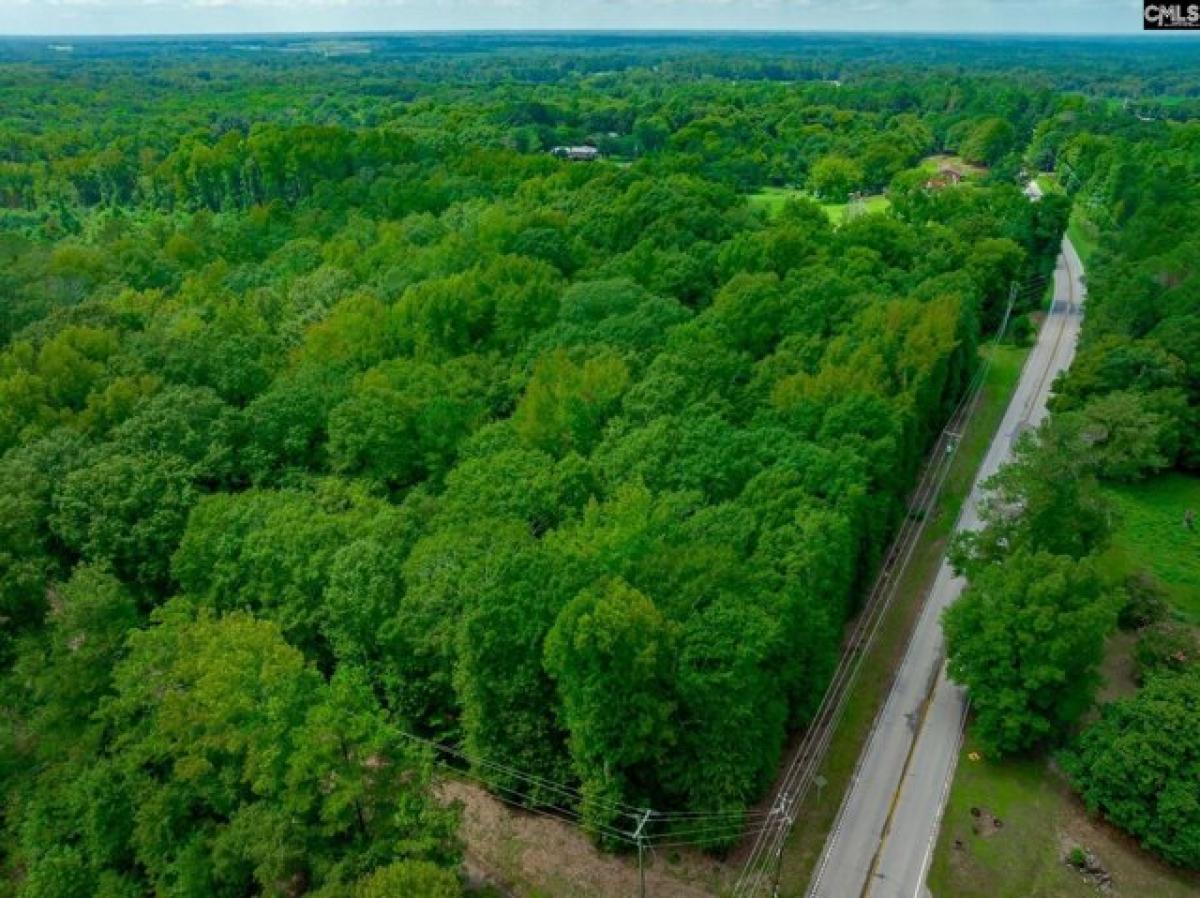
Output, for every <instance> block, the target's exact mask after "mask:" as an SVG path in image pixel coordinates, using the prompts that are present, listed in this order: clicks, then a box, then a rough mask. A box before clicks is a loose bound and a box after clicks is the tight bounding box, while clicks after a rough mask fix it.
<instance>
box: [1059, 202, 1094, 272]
mask: <svg viewBox="0 0 1200 898" xmlns="http://www.w3.org/2000/svg"><path fill="white" fill-rule="evenodd" d="M1067 236H1068V237H1070V238H1071V243H1073V244H1074V245H1075V250H1076V252H1078V253H1079V258H1080V259H1081V260H1082V261H1083V267H1084V268H1085V269H1086V268H1088V267H1089V266H1090V265H1091V264H1092V258H1093V257H1094V256H1095V255H1096V246H1097V245H1098V243H1099V241H1100V235H1099V233H1098V232H1097V230H1096V228H1095V226H1094V225H1093V224H1092V223H1091V222H1089V221H1088V220H1087V219H1086V218H1084V217H1083V215H1082V214H1081V213H1080V212H1079V211H1078V210H1075V211H1074V212H1072V213H1071V220H1070V222H1069V223H1068V224H1067Z"/></svg>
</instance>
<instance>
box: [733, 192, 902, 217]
mask: <svg viewBox="0 0 1200 898" xmlns="http://www.w3.org/2000/svg"><path fill="white" fill-rule="evenodd" d="M798 197H807V198H808V199H811V200H813V201H814V202H817V203H818V205H820V207H821V208H822V209H824V210H825V214H826V215H828V216H829V220H830V221H832V222H833V223H834V224H835V225H837V224H841V223H842V222H843V221H845V220H846V209H847V208H849V204H848V203H822V202H820V201H819V200H816V199H815V198H814V197H813V196H812V195H811V194H809V193H807V192H805V191H803V190H795V189H793V188H790V187H765V188H763V189H762V190H760V191H758V193H752V194H750V195H749V196H747V197H746V199H747V201H748V202H749V203H750V206H751V208H755V209H762V210H764V211H765V212H766V213H767V217H768V218H771V217H774V216H776V215H778V214H779V212H780V210H782V209H783V207H784V204H785V203H787V201H788V200H790V199H793V198H798ZM891 206H892V204H891V202H890V201H889V200H888V198H887V197H886V196H883V195H882V194H876V195H875V196H868V197H864V198H863V207H864V209H865V211H867V212H884V211H886V210H888V209H890V208H891Z"/></svg>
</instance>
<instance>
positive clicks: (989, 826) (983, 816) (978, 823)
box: [971, 808, 1004, 839]
mask: <svg viewBox="0 0 1200 898" xmlns="http://www.w3.org/2000/svg"><path fill="white" fill-rule="evenodd" d="M1002 829H1004V821H1003V820H1001V819H1000V818H999V817H997V816H996V815H995V814H993V813H992V812H991V811H989V810H988V809H987V808H971V832H972V833H974V834H975V835H977V836H980V837H981V838H984V839H990V838H991V837H992V836H994V835H996V833H998V832H1000V830H1002Z"/></svg>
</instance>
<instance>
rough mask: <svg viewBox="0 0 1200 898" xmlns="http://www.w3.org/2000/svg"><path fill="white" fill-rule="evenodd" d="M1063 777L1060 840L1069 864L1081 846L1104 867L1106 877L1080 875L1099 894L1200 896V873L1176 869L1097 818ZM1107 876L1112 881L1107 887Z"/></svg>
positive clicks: (1119, 896)
mask: <svg viewBox="0 0 1200 898" xmlns="http://www.w3.org/2000/svg"><path fill="white" fill-rule="evenodd" d="M1058 779H1059V783H1058V786H1059V789H1060V790H1061V797H1062V801H1061V808H1062V810H1061V813H1060V816H1059V821H1058V823H1059V826H1058V839H1059V845H1060V846H1061V847H1062V852H1063V858H1064V861H1067V862H1069V861H1070V860H1071V852H1072V851H1074V849H1076V848H1078V849H1080V850H1081V851H1082V852H1083V853H1084V854H1085V855H1087V856H1089V859H1090V860H1092V861H1094V862H1095V863H1094V864H1093V865H1092V866H1094V867H1098V868H1100V869H1102V870H1103V873H1104V876H1100V875H1098V873H1097V871H1096V870H1094V869H1093V870H1086V869H1085V870H1081V871H1079V872H1080V875H1081V876H1083V877H1084V878H1085V879H1088V881H1089V882H1091V883H1092V884H1093V885H1094V886H1095V887H1096V890H1097V893H1099V894H1107V895H1112V896H1114V898H1148V896H1151V895H1153V896H1156V898H1158V896H1162V898H1167V896H1176V895H1179V896H1183V895H1197V894H1200V873H1198V872H1188V871H1185V870H1179V869H1176V868H1173V867H1171V866H1170V865H1169V864H1167V863H1165V862H1164V861H1161V860H1159V859H1158V858H1156V857H1155V856H1154V855H1152V854H1150V853H1149V852H1147V851H1145V850H1144V849H1143V848H1142V847H1141V846H1140V845H1139V844H1138V842H1137V840H1136V839H1135V838H1133V837H1132V836H1130V835H1129V834H1128V833H1126V832H1123V831H1122V830H1119V829H1117V828H1116V827H1115V826H1112V825H1111V824H1109V823H1107V822H1105V821H1104V820H1103V819H1102V818H1099V817H1094V816H1092V815H1091V814H1089V813H1088V811H1087V808H1086V807H1085V806H1084V804H1083V802H1082V801H1080V799H1079V797H1078V796H1077V795H1075V793H1074V792H1072V791H1071V789H1070V787H1069V786H1068V785H1067V784H1066V782H1065V780H1063V779H1061V778H1058ZM1073 866H1074V865H1073ZM1106 877H1110V880H1109V881H1108V882H1107V883H1106V882H1104V879H1105V878H1106Z"/></svg>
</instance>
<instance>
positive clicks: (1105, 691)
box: [1096, 630, 1138, 706]
mask: <svg viewBox="0 0 1200 898" xmlns="http://www.w3.org/2000/svg"><path fill="white" fill-rule="evenodd" d="M1137 641H1138V634H1137V633H1127V632H1125V631H1123V630H1118V631H1117V632H1116V633H1114V634H1113V635H1112V636H1110V637H1109V639H1108V644H1107V645H1106V646H1105V647H1104V661H1103V662H1102V663H1101V665H1100V676H1101V677H1102V678H1103V680H1104V683H1103V685H1102V686H1101V687H1100V692H1099V694H1098V695H1097V696H1096V704H1097V705H1098V706H1099V705H1101V704H1104V703H1106V702H1111V701H1115V700H1116V699H1119V698H1125V696H1127V695H1133V693H1135V692H1137V678H1136V672H1137V670H1136V665H1135V664H1134V661H1133V648H1134V646H1135V645H1137Z"/></svg>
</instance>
